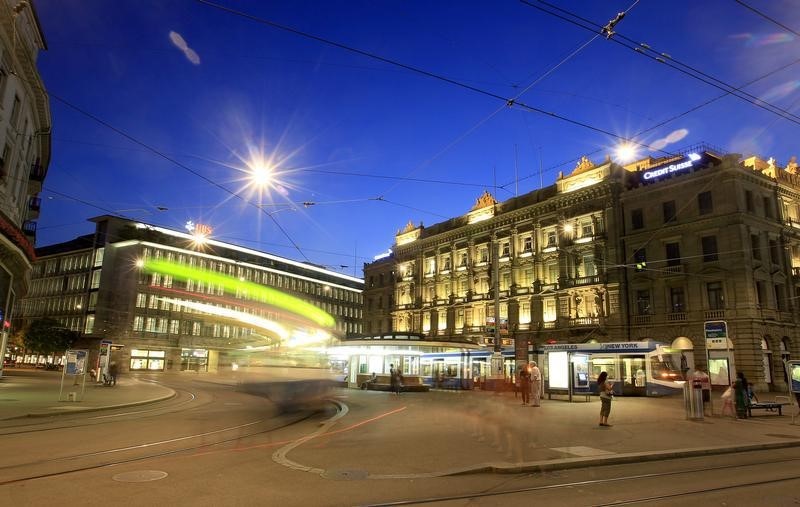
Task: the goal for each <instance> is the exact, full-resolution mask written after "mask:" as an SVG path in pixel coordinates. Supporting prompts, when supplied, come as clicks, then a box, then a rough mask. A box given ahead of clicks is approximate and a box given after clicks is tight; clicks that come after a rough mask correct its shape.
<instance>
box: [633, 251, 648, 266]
mask: <svg viewBox="0 0 800 507" xmlns="http://www.w3.org/2000/svg"><path fill="white" fill-rule="evenodd" d="M633 262H634V269H635V270H636V271H644V270H645V269H647V250H646V249H644V248H638V249H636V250H634V252H633Z"/></svg>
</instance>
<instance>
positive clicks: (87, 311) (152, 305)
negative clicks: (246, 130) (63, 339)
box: [15, 216, 363, 371]
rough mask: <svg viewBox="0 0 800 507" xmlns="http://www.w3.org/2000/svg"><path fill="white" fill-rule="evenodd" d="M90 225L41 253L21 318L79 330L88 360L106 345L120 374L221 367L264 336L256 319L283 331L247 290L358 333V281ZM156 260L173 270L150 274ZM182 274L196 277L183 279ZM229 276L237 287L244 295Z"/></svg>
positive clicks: (134, 227)
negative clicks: (277, 297)
mask: <svg viewBox="0 0 800 507" xmlns="http://www.w3.org/2000/svg"><path fill="white" fill-rule="evenodd" d="M92 220H93V221H94V222H95V223H96V230H95V233H94V234H93V235H89V236H85V237H81V238H78V239H76V240H74V241H71V242H68V243H62V244H58V245H52V246H48V247H44V248H41V249H37V252H38V256H37V260H36V262H35V264H34V268H33V274H32V280H31V291H30V293H29V294H28V296H27V297H26V298H24V299H22V300H21V301H19V303H18V306H19V311H18V315H20V319H19V322H16V321H15V326H17V325H19V326H22V325H24V324H25V321H31V320H34V319H37V318H42V317H53V318H55V319H57V320H58V321H59V322H60V323H61V324H62V325H64V326H66V327H69V328H71V329H74V330H77V331H80V333H81V336H82V338H81V343H79V344H78V345H77V347H79V348H87V349H89V350H90V351H91V354H92V358H91V361H92V364H94V362H93V361H94V358H95V357H96V356H97V353H98V350H99V346H100V343H101V340H108V341H111V342H113V348H114V349H116V350H114V352H113V353H112V358H113V359H114V360H116V361H117V362H118V363H119V364H120V365H121V368H122V369H123V371H124V370H128V369H130V370H149V371H181V370H194V371H219V370H224V369H225V368H227V367H230V360H229V359H226V351H230V350H236V349H237V347H239V345H240V344H242V343H245V342H247V343H252V342H253V340H254V337H256V338H257V337H258V335H259V334H262V333H263V334H268V331H265V328H264V326H262V325H260V324H259V325H256V324H254V322H260V323H263V324H264V325H266V324H267V323H268V322H271V323H273V324H274V325H275V326H276V327H278V326H281V325H283V324H284V323H286V322H288V321H289V320H290V319H291V316H287V315H286V314H284V313H281V311H280V309H278V308H277V306H276V305H272V306H266V305H262V304H257V303H254V302H253V300H252V299H253V298H250V299H248V297H247V295H246V294H244V292H247V291H249V292H251V293H252V292H254V291H257V290H259V288H267V289H266V290H272V289H275V292H274V293H276V294H277V293H278V292H277V291H280V294H286V295H289V296H292V297H293V299H294V298H297V299H298V300H301V301H302V302H304V303H310V304H311V305H313V306H314V307H315V308H319V309H321V310H324V311H325V312H327V313H328V314H330V315H331V316H333V318H334V319H335V332H336V334H338V335H340V336H346V335H354V334H358V333H360V332H361V317H362V316H361V309H362V306H363V302H362V299H361V298H362V290H363V281H362V280H361V279H358V278H354V277H351V276H347V275H343V274H340V273H336V272H333V271H329V270H327V269H324V268H321V267H318V266H315V265H311V264H305V263H301V262H296V261H293V260H290V259H286V258H282V257H278V256H275V255H272V254H268V253H264V252H259V251H256V250H252V249H248V248H243V247H240V246H237V245H233V244H228V243H223V242H220V241H216V240H214V239H211V238H210V237H205V238H204V240H203V241H198V238H197V236H195V235H192V234H189V233H187V232H182V231H175V230H171V229H166V228H162V227H155V226H151V225H147V224H142V223H138V222H135V221H131V220H125V219H121V218H116V217H111V216H101V217H97V218H94V219H92ZM201 225H202V224H201ZM195 230H197V227H196V226H195ZM207 232H208V231H206V233H207ZM154 261H163V262H165V263H169V264H168V265H170V266H175V268H174V270H173V271H174V272H175V273H176V274H171V273H172V272H169V271H163V272H154V271H152V270H149V269H147V267H148V266H149V265H150V264H155V262H154ZM183 271H186V272H189V273H190V274H191V275H190V276H188V278H182V277H181V276H179V275H178V274H177V273H180V272H183ZM195 273H208V274H207V275H203V274H195ZM224 280H234V281H235V282H241V285H242V287H243V289H242V291H231V290H229V289H230V288H229V287H225V286H224V285H225V283H224Z"/></svg>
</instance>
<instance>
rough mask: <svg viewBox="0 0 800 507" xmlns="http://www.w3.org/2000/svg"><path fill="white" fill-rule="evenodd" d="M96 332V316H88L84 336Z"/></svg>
mask: <svg viewBox="0 0 800 507" xmlns="http://www.w3.org/2000/svg"><path fill="white" fill-rule="evenodd" d="M93 332H94V315H87V316H86V326H84V328H83V333H84V334H92V333H93Z"/></svg>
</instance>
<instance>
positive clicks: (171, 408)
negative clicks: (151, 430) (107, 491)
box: [0, 388, 213, 436]
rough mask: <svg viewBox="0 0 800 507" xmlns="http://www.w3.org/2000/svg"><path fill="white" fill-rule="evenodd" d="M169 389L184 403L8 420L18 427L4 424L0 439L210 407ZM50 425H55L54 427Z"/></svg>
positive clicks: (179, 391) (189, 394)
mask: <svg viewBox="0 0 800 507" xmlns="http://www.w3.org/2000/svg"><path fill="white" fill-rule="evenodd" d="M173 389H174V390H175V392H176V393H180V395H184V396H185V398H186V399H183V400H180V401H178V402H177V403H176V402H174V401H173V400H174V398H172V399H171V400H164V401H160V402H154V403H170V402H171V403H170V404H167V405H161V406H157V407H152V408H146V409H138V410H133V411H131V410H128V409H129V408H130V407H119V408H116V409H104V410H103V411H104V412H107V411H113V410H124V411H123V412H116V413H111V414H103V415H92V414H95V413H96V411H84V412H71V413H64V414H55V415H48V416H42V417H28V418H19V419H10V420H7V421H5V422H6V423H8V422H9V421H13V423H17V422H18V424H13V423H11V424H7V425H6V426H4V427H0V436H8V435H21V434H30V433H42V432H48V431H56V430H62V429H68V430H69V429H76V428H83V427H87V426H94V425H99V424H108V422H109V421H108V419H112V418H122V417H131V416H137V417H155V416H159V415H164V414H175V413H179V412H182V411H187V410H195V409H198V408H201V407H203V406H204V405H208V404H209V403H213V399H212V400H209V401H205V402H198V399H199V398H198V396H197V394H196V393H193V392H190V391H187V390H185V389H175V388H173ZM55 420H58V422H63V423H64V424H58V423H56V422H55ZM117 420H122V419H117ZM115 422H116V421H115ZM54 424H58V425H57V426H54Z"/></svg>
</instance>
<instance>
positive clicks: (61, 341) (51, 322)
mask: <svg viewBox="0 0 800 507" xmlns="http://www.w3.org/2000/svg"><path fill="white" fill-rule="evenodd" d="M77 339H78V333H76V332H75V331H72V330H70V329H67V328H65V327H63V326H62V325H61V324H59V323H58V321H57V320H55V319H50V318H44V319H38V320H34V321H33V322H31V324H30V326H28V329H26V330H25V335H24V337H23V338H22V341H23V343H24V344H25V348H26V349H28V350H30V351H33V352H37V353H39V354H44V355H49V354H52V355H56V354H59V353H62V352H64V351H65V350H66V349H68V348H70V347H71V346H72V345H73V344H74V343H75V342H76V341H77Z"/></svg>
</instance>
